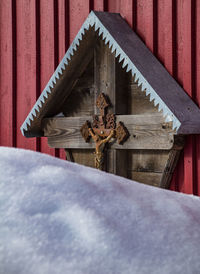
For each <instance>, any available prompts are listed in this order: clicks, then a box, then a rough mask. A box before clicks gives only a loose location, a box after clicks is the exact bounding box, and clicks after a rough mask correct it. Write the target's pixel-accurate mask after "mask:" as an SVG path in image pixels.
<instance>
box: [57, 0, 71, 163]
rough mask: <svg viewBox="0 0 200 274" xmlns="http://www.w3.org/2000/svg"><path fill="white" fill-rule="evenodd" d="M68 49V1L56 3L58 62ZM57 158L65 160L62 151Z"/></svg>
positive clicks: (60, 0) (61, 150) (61, 0)
mask: <svg viewBox="0 0 200 274" xmlns="http://www.w3.org/2000/svg"><path fill="white" fill-rule="evenodd" d="M68 47H69V1H66V0H59V1H58V62H60V61H61V60H62V58H63V56H64V55H65V52H66V51H67V49H68ZM59 157H60V158H61V159H63V160H65V159H66V153H65V151H64V149H60V150H59Z"/></svg>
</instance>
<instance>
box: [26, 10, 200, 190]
mask: <svg viewBox="0 0 200 274" xmlns="http://www.w3.org/2000/svg"><path fill="white" fill-rule="evenodd" d="M21 131H22V134H23V135H24V136H25V137H46V138H48V144H49V146H51V147H54V148H64V149H65V151H66V155H67V160H71V161H75V162H77V163H80V164H84V165H88V166H91V167H97V168H99V169H102V170H105V171H107V172H111V173H114V174H117V175H120V176H124V177H127V178H130V179H133V180H136V181H139V182H142V183H146V184H150V185H154V186H159V187H165V188H168V187H169V184H170V180H171V177H172V173H173V170H174V168H175V166H176V163H177V161H178V158H179V155H180V152H181V150H182V148H183V146H184V135H187V134H199V133H200V110H199V108H198V106H197V105H196V104H195V103H194V102H193V101H192V100H191V98H190V97H189V96H188V95H187V94H186V92H185V91H184V90H183V89H182V88H181V87H180V85H179V84H178V83H177V82H176V81H175V80H174V79H173V77H172V76H171V75H170V74H169V73H168V72H167V70H166V69H165V68H164V67H163V66H162V64H161V63H160V62H159V61H158V60H157V59H156V58H155V56H154V55H153V54H152V53H151V52H150V50H149V49H148V48H147V47H146V46H145V45H144V43H143V42H142V41H141V40H140V38H139V37H138V36H137V35H136V34H135V32H134V31H133V30H132V29H131V28H130V27H129V26H128V24H127V23H126V21H125V20H124V19H123V18H122V17H121V16H120V15H119V14H114V13H107V12H96V11H92V12H91V13H90V14H89V16H88V18H87V19H86V21H85V22H84V24H83V25H82V27H81V29H80V31H79V32H78V34H77V36H76V37H75V39H74V41H73V42H72V44H71V46H70V47H69V49H68V51H67V52H66V54H65V56H64V58H63V60H62V61H61V62H60V64H59V66H58V67H57V69H56V71H55V72H54V74H53V75H52V77H51V79H50V80H49V82H48V84H47V86H46V87H45V89H44V91H43V92H42V94H41V96H40V97H39V99H38V100H37V102H36V104H35V105H34V107H33V109H32V110H31V112H30V113H29V115H28V117H27V118H26V120H25V122H24V123H23V125H22V127H21ZM94 152H95V153H94Z"/></svg>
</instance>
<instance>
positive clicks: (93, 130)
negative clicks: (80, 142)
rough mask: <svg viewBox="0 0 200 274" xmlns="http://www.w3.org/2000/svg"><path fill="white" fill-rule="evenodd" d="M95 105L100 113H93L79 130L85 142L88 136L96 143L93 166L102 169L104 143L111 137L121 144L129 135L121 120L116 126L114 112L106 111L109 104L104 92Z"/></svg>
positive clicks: (87, 140) (88, 139)
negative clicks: (91, 119) (89, 119)
mask: <svg viewBox="0 0 200 274" xmlns="http://www.w3.org/2000/svg"><path fill="white" fill-rule="evenodd" d="M96 106H97V108H98V109H99V111H100V115H99V116H98V115H94V117H93V121H92V123H90V122H89V121H86V122H85V124H84V125H82V127H81V129H80V131H81V135H82V137H83V138H84V140H85V142H89V141H90V137H92V139H93V140H94V142H95V144H96V149H95V167H96V168H97V169H100V170H103V166H104V154H105V153H104V150H105V145H106V144H107V143H109V141H110V140H111V139H112V138H113V139H116V140H117V141H118V143H119V144H121V145H122V144H123V143H124V142H125V141H126V140H127V138H128V137H129V132H128V130H127V128H126V127H125V126H124V124H123V123H122V122H119V123H118V125H117V127H116V122H115V120H116V117H115V114H113V113H111V114H110V113H106V109H107V108H108V107H109V106H110V104H109V100H108V97H107V96H106V95H105V94H104V93H100V94H99V96H98V98H97V101H96Z"/></svg>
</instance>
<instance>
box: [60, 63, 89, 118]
mask: <svg viewBox="0 0 200 274" xmlns="http://www.w3.org/2000/svg"><path fill="white" fill-rule="evenodd" d="M62 111H63V114H64V115H65V116H72V117H73V116H74V117H75V116H76V117H77V116H79V117H80V116H88V115H93V114H94V64H93V60H92V61H91V62H90V64H89V65H88V67H87V69H86V70H85V72H84V73H83V74H82V75H81V76H80V77H79V79H78V81H77V83H76V85H75V87H74V88H73V90H72V91H71V93H70V95H69V96H68V98H67V101H66V105H64V106H63V108H62Z"/></svg>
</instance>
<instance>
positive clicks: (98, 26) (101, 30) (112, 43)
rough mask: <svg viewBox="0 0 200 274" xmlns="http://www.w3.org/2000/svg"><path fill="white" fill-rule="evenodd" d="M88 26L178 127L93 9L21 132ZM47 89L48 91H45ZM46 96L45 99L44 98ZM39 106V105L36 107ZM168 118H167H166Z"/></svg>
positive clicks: (178, 125)
mask: <svg viewBox="0 0 200 274" xmlns="http://www.w3.org/2000/svg"><path fill="white" fill-rule="evenodd" d="M90 26H94V27H95V31H98V34H99V36H100V35H102V34H103V40H104V39H105V41H104V42H105V44H107V43H108V42H109V47H111V48H112V52H114V51H115V57H118V56H119V55H120V58H119V63H120V62H121V61H122V60H123V62H122V66H123V67H125V66H126V65H128V66H127V70H126V71H127V72H128V71H130V70H131V73H132V76H133V77H134V76H135V81H137V80H138V83H139V84H142V86H141V89H142V90H145V91H146V95H148V94H150V100H154V101H155V102H156V103H155V104H156V105H158V111H161V110H163V116H164V117H165V116H166V117H171V119H172V121H173V129H175V128H176V129H177V130H178V129H179V127H180V125H181V123H180V121H179V120H178V119H177V117H175V116H174V114H173V113H172V112H171V111H170V109H169V108H168V107H167V106H166V104H165V103H164V102H163V101H162V99H161V98H160V97H159V96H158V95H157V94H156V92H155V91H154V90H153V88H152V87H151V85H150V84H149V83H148V82H147V80H146V79H145V78H144V77H143V75H142V74H141V73H140V71H139V70H138V69H137V68H136V66H135V65H134V64H133V63H132V61H131V60H130V59H129V57H128V56H127V55H126V53H125V52H124V51H123V49H122V48H121V47H120V46H119V45H118V43H117V42H116V40H115V39H114V37H112V35H111V34H110V33H109V32H108V30H107V29H106V28H105V27H104V25H103V24H102V23H101V21H100V20H99V19H98V17H97V16H96V15H95V13H94V12H93V11H91V12H90V14H89V15H88V17H87V19H86V20H85V22H84V24H83V26H82V28H81V29H80V30H79V32H78V34H77V36H76V37H75V39H74V41H73V42H72V44H71V46H70V47H69V49H68V50H67V52H66V54H65V56H64V57H63V59H62V61H61V63H60V64H59V66H58V67H57V69H56V71H55V72H54V74H53V75H52V77H51V79H50V80H49V82H48V83H47V85H46V87H45V89H44V91H43V92H42V94H41V95H40V97H39V99H38V100H37V102H36V103H35V105H34V107H33V108H32V110H31V112H30V113H29V115H28V116H27V118H26V120H25V121H24V123H23V125H22V126H21V131H22V134H23V135H24V132H25V131H27V130H28V126H30V124H31V121H33V120H34V117H35V116H33V114H36V113H35V109H37V110H38V112H39V111H40V109H39V107H40V108H41V107H42V102H43V103H44V102H45V100H46V99H47V98H48V93H49V94H50V93H51V92H52V91H51V89H50V88H53V87H54V85H55V84H56V81H57V80H58V79H59V78H60V76H61V75H62V74H63V70H65V69H66V67H67V65H68V61H70V60H71V57H72V56H73V55H74V51H76V50H77V49H78V46H79V45H80V41H81V40H82V38H83V35H85V30H88V29H89V27H90ZM47 90H48V93H47ZM45 98H46V99H45ZM38 106H39V107H38ZM167 119H168V118H167Z"/></svg>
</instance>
